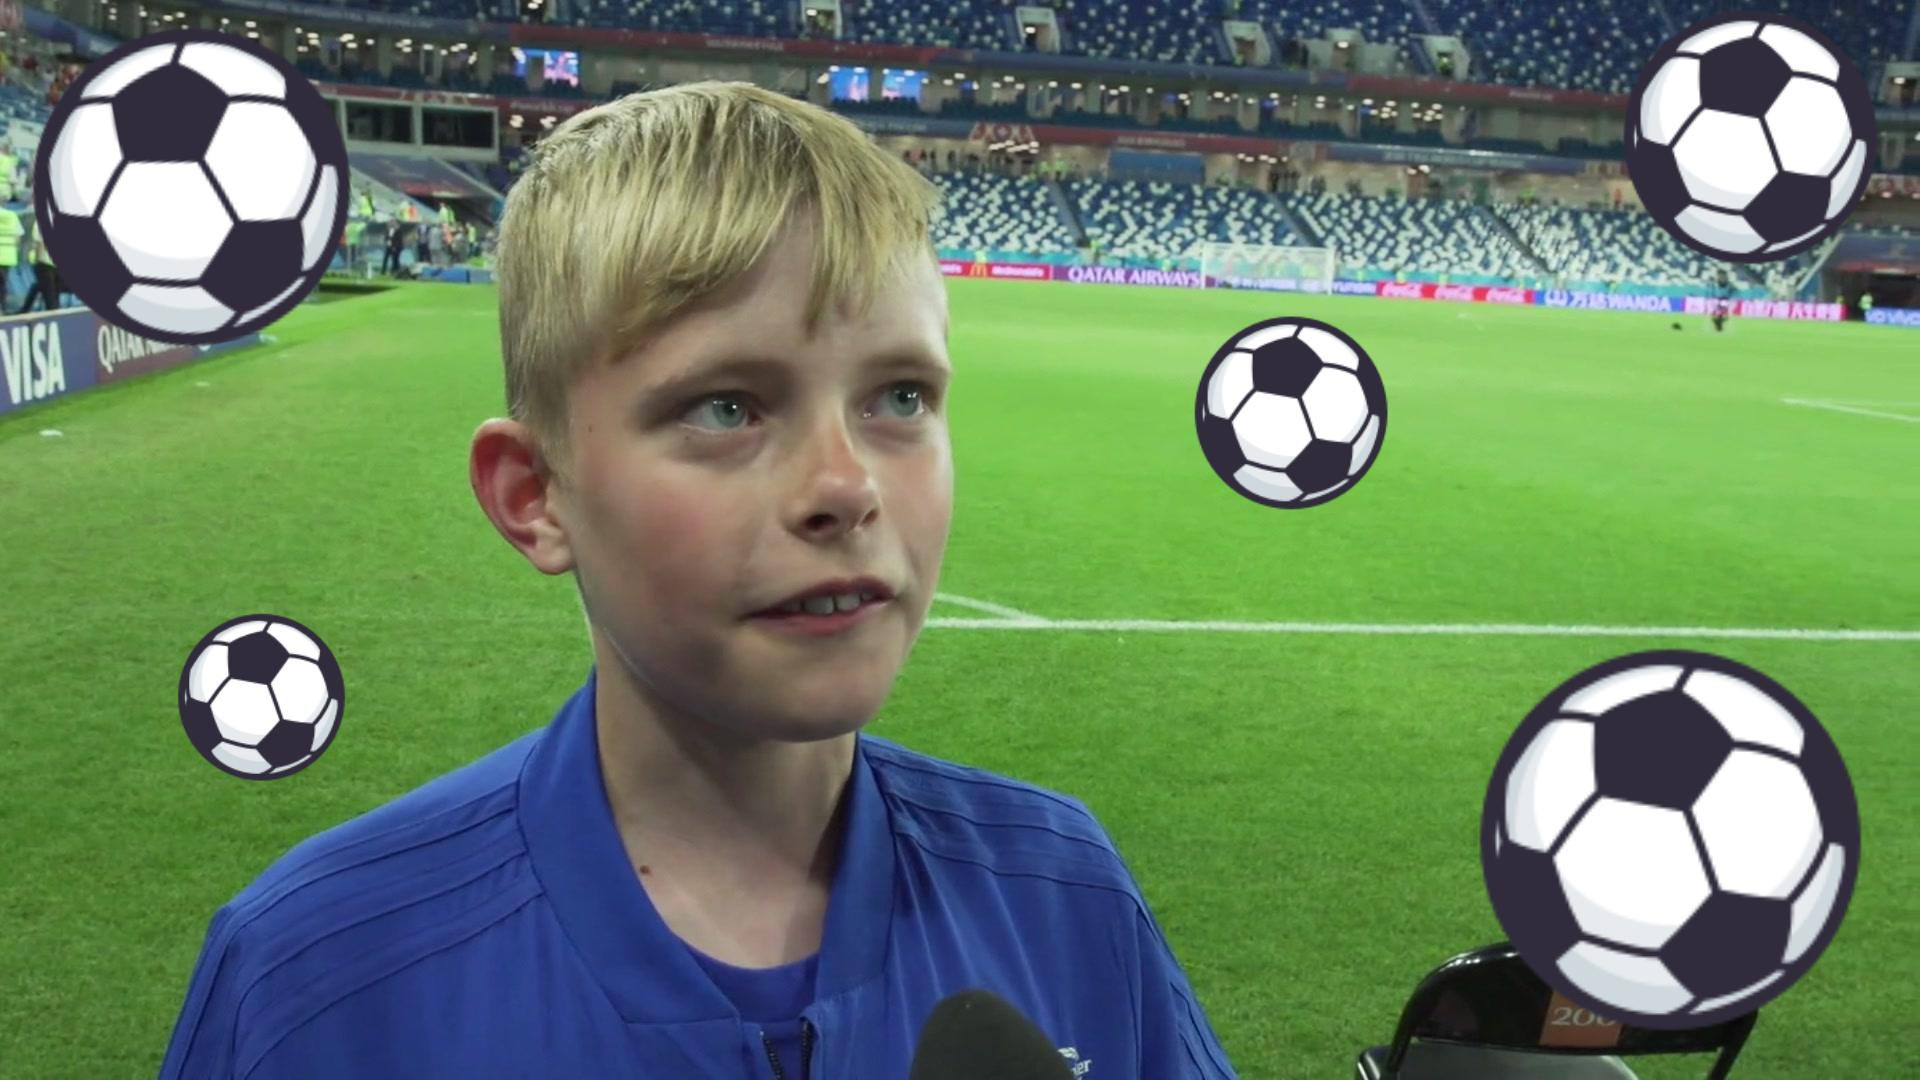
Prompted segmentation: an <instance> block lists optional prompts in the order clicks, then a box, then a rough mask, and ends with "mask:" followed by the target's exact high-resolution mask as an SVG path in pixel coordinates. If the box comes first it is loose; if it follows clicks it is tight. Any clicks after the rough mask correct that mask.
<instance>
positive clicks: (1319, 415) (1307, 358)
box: [1196, 318, 1387, 509]
mask: <svg viewBox="0 0 1920 1080" xmlns="http://www.w3.org/2000/svg"><path fill="white" fill-rule="evenodd" d="M1196 408H1197V417H1196V423H1197V425H1198V428H1199V433H1200V449H1201V451H1202V452H1203V453H1205V454H1206V458H1207V463H1208V464H1209V465H1211V466H1212V467H1213V471H1214V472H1215V473H1216V474H1217V475H1218V476H1219V477H1220V479H1222V480H1225V481H1226V482H1227V484H1228V485H1229V486H1230V487H1232V488H1233V489H1234V490H1236V491H1238V492H1239V493H1240V494H1242V495H1244V496H1246V497H1247V498H1249V499H1252V500H1253V501H1255V502H1258V503H1263V504H1265V505H1267V506H1279V507H1285V508H1288V509H1301V508H1305V507H1309V506H1317V505H1319V504H1321V503H1323V502H1326V501H1328V500H1329V499H1332V498H1335V497H1336V496H1338V495H1340V494H1341V493H1342V492H1344V491H1346V490H1347V489H1349V488H1351V487H1352V486H1353V485H1354V484H1355V483H1357V482H1358V481H1359V479H1360V477H1361V475H1362V474H1364V473H1365V472H1366V471H1367V469H1368V468H1369V467H1371V466H1372V464H1373V460H1374V458H1375V457H1376V456H1377V455H1378V454H1379V453H1380V441H1381V438H1382V436H1383V435H1384V434H1385V433H1386V427H1387V395H1386V389H1385V387H1384V386H1383V385H1382V384H1381V381H1380V372H1379V370H1378V369H1377V368H1375V367H1374V366H1373V361H1372V359H1370V358H1369V357H1368V356H1367V354H1366V351H1365V350H1363V349H1361V348H1360V346H1359V344H1358V343H1357V342H1355V341H1354V340H1353V339H1352V338H1350V337H1348V336H1347V335H1346V334H1344V333H1342V332H1341V331H1340V330H1338V329H1336V328H1334V327H1332V326H1329V325H1327V324H1326V323H1323V322H1318V321H1316V320H1314V319H1301V318H1282V319H1269V320H1267V321H1266V322H1262V323H1256V324H1255V325H1253V326H1250V327H1247V328H1246V329H1245V330H1242V331H1241V332H1240V333H1238V334H1236V335H1234V337H1233V339H1232V340H1230V341H1228V342H1227V343H1226V344H1225V345H1222V346H1221V347H1220V348H1219V350H1218V351H1216V352H1215V353H1214V355H1213V359H1212V361H1211V362H1209V363H1208V364H1207V369H1206V371H1205V373H1204V374H1202V375H1201V378H1200V391H1199V394H1198V401H1197V403H1196Z"/></svg>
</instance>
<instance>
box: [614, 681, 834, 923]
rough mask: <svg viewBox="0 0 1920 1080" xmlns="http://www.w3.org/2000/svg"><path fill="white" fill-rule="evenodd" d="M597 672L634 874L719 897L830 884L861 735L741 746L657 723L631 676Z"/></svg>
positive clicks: (674, 723)
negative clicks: (720, 892)
mask: <svg viewBox="0 0 1920 1080" xmlns="http://www.w3.org/2000/svg"><path fill="white" fill-rule="evenodd" d="M599 670H600V676H599V678H598V679H597V680H596V687H595V694H594V697H595V701H594V716H595V729H596V730H595V739H596V741H597V743H598V746H599V758H600V773H601V780H602V782H603V784H604V785H605V787H606V791H607V802H608V804H609V807H610V809H611V810H612V813H613V820H614V826H615V828H616V829H617V830H618V831H619V833H620V836H621V840H622V841H623V842H624V843H625V845H626V847H627V850H628V851H629V853H631V854H633V855H634V858H635V864H636V869H638V868H639V867H640V866H642V865H644V866H646V867H648V870H649V871H650V872H671V873H674V874H675V875H676V876H678V877H681V878H683V879H686V880H698V879H703V878H704V879H708V880H710V881H711V883H712V884H713V885H714V886H715V887H716V888H721V889H724V888H727V887H729V886H730V885H732V884H734V883H738V884H740V885H745V884H746V883H747V882H748V881H749V880H751V881H756V882H759V883H760V884H761V885H763V886H768V887H773V888H782V887H792V888H796V889H797V888H805V887H807V886H827V885H829V884H830V883H831V882H832V880H833V872H834V867H835V865H836V864H837V859H838V854H839V847H840V843H839V841H840V833H841V832H842V828H841V825H842V824H843V821H842V819H843V818H844V814H843V813H841V810H842V808H843V805H844V801H845V800H844V798H843V796H844V794H845V792H846V788H847V781H848V778H849V777H850V776H851V775H852V771H853V753H854V748H855V735H854V734H852V733H849V734H847V735H844V736H840V737H838V738H833V739H827V740H824V741H820V742H812V743H787V742H777V741H766V742H759V743H750V744H743V743H740V742H738V741H736V740H733V739H731V738H728V737H725V736H726V733H724V732H723V733H719V736H718V737H716V733H715V731H714V730H713V729H712V728H701V727H698V726H697V725H696V724H694V723H688V722H686V721H685V720H684V719H677V720H676V719H674V718H670V717H663V716H660V715H658V714H656V712H655V710H654V709H653V707H652V706H651V705H650V704H649V703H647V702H646V701H644V700H643V699H641V697H640V695H639V693H638V690H637V688H636V687H634V685H633V683H632V681H631V678H630V677H629V676H628V675H627V674H626V672H625V670H624V669H623V668H619V667H614V668H612V669H609V668H607V667H605V666H602V667H601V668H600V669H599ZM643 876H644V874H643Z"/></svg>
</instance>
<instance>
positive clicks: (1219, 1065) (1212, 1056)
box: [1133, 900, 1239, 1080]
mask: <svg viewBox="0 0 1920 1080" xmlns="http://www.w3.org/2000/svg"><path fill="white" fill-rule="evenodd" d="M1135 910H1136V911H1137V913H1138V914H1137V916H1136V917H1135V918H1134V920H1133V937H1134V956H1135V957H1136V958H1137V963H1138V965H1139V969H1138V970H1139V979H1140V997H1139V1001H1140V1015H1139V1017H1138V1018H1137V1019H1138V1022H1139V1031H1140V1075H1141V1076H1143V1077H1146V1076H1151V1077H1167V1078H1168V1080H1239V1076H1238V1074H1237V1073H1235V1072H1234V1071H1233V1066H1232V1065H1230V1064H1228V1062H1227V1052H1226V1050H1224V1049H1222V1048H1221V1046H1220V1039H1219V1036H1217V1035H1215V1034H1214V1032H1213V1026H1212V1025H1211V1024H1209V1023H1208V1022H1207V1014H1206V1012H1205V1011H1204V1010H1202V1009H1201V1008H1200V1002H1199V999H1198V998H1196V997H1195V996H1194V992H1193V986H1192V985H1191V984H1190V983H1188V982H1187V975H1186V972H1184V971H1182V970H1181V968H1180V962H1179V961H1178V960H1176V959H1174V955H1173V949H1172V948H1171V947H1169V946H1168V945H1167V939H1166V935H1164V934H1162V933H1161V932H1160V925H1159V923H1158V922H1156V921H1155V920H1154V917H1153V913H1152V912H1150V911H1148V910H1147V906H1146V902H1145V901H1144V900H1140V902H1139V906H1138V907H1137V908H1136V909H1135Z"/></svg>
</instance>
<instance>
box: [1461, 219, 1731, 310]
mask: <svg viewBox="0 0 1920 1080" xmlns="http://www.w3.org/2000/svg"><path fill="white" fill-rule="evenodd" d="M1493 212H1494V213H1495V214H1497V215H1499V217H1500V219H1501V220H1502V221H1504V222H1506V224H1507V227H1508V228H1511V229H1512V230H1513V231H1514V234H1515V235H1517V236H1518V237H1520V239H1521V240H1523V241H1525V242H1526V244H1527V246H1528V247H1530V248H1532V249H1533V252H1534V254H1536V255H1538V256H1539V257H1540V259H1541V261H1542V262H1544V263H1546V265H1547V269H1548V270H1550V271H1552V272H1553V273H1555V274H1557V275H1559V276H1560V277H1561V278H1563V279H1564V281H1565V282H1566V284H1567V286H1568V287H1569V288H1579V287H1582V286H1584V287H1588V288H1598V287H1604V285H1605V283H1607V282H1615V283H1622V282H1628V281H1632V282H1639V283H1644V284H1648V285H1668V286H1683V287H1686V288H1689V289H1695V288H1706V287H1707V286H1708V285H1710V284H1711V283H1712V282H1713V280H1714V275H1715V272H1716V271H1717V270H1718V268H1719V267H1721V266H1723V265H1725V264H1724V263H1720V262H1717V261H1715V260H1713V259H1709V258H1707V257H1706V256H1705V255H1702V254H1700V253H1699V252H1696V251H1694V250H1693V249H1692V248H1690V247H1688V246H1686V245H1685V244H1682V243H1681V242H1680V241H1678V240H1676V239H1674V238H1673V235H1672V234H1671V233H1669V232H1667V231H1666V230H1665V229H1662V228H1661V227H1660V225H1659V223H1658V222H1656V221H1654V220H1653V218H1651V217H1649V216H1648V215H1647V214H1646V213H1645V212H1643V211H1640V210H1576V209H1574V208H1572V207H1566V206H1522V205H1519V204H1508V205H1502V206H1497V207H1494V209H1493Z"/></svg>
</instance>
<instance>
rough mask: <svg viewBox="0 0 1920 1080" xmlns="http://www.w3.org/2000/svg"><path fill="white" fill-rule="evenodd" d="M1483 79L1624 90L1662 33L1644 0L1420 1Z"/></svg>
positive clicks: (1653, 8)
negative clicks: (1455, 37) (1462, 48)
mask: <svg viewBox="0 0 1920 1080" xmlns="http://www.w3.org/2000/svg"><path fill="white" fill-rule="evenodd" d="M1422 2H1423V3H1425V4H1426V5H1427V10H1428V11H1430V12H1432V13H1433V18H1434V21H1435V22H1436V23H1437V24H1438V25H1439V26H1440V27H1442V28H1443V29H1445V30H1447V31H1449V32H1452V33H1455V34H1458V35H1459V36H1460V38H1461V39H1462V40H1463V41H1465V42H1466V45H1467V49H1468V51H1469V53H1470V54H1471V55H1472V56H1473V69H1472V73H1473V75H1474V77H1475V78H1476V80H1478V81H1482V82H1500V83H1510V84H1513V85H1518V86H1553V87H1564V88H1567V89H1573V90H1594V91H1598V92H1601V93H1613V94H1623V93H1627V92H1629V91H1630V90H1632V88H1633V80H1634V77H1635V76H1636V75H1638V74H1639V71H1640V65H1641V64H1643V63H1645V62H1646V58H1647V57H1648V56H1651V55H1653V50H1655V49H1657V48H1659V47H1660V43H1661V42H1662V41H1664V40H1666V38H1667V35H1668V30H1667V26H1666V23H1665V21H1664V20H1662V19H1661V17H1660V14H1659V9H1658V7H1657V5H1655V4H1653V3H1651V2H1650V0H1492V2H1488V0H1422Z"/></svg>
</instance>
